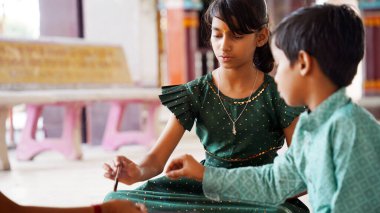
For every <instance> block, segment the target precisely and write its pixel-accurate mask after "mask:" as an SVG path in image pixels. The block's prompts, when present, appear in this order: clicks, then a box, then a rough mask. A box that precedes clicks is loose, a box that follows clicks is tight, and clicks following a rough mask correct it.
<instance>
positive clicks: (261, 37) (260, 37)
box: [256, 27, 269, 47]
mask: <svg viewBox="0 0 380 213" xmlns="http://www.w3.org/2000/svg"><path fill="white" fill-rule="evenodd" d="M268 39H269V29H268V28H267V27H264V28H263V29H261V30H260V32H258V33H257V41H256V46H257V47H262V46H264V44H266V43H267V42H268Z"/></svg>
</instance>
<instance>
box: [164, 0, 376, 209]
mask: <svg viewBox="0 0 380 213" xmlns="http://www.w3.org/2000/svg"><path fill="white" fill-rule="evenodd" d="M272 51H273V55H274V58H275V61H276V62H277V63H278V67H277V74H276V78H275V80H276V82H277V84H278V90H279V92H280V94H281V96H282V97H283V98H284V99H285V101H286V102H287V104H289V105H293V106H295V105H307V106H308V107H309V109H310V111H309V112H304V113H303V114H301V117H300V120H299V122H298V124H297V126H296V129H295V132H294V136H293V140H292V146H290V148H289V150H288V151H287V152H286V153H285V155H283V156H279V157H277V158H276V159H275V161H274V163H273V164H269V165H265V166H261V167H245V168H238V169H230V170H229V169H225V168H215V167H207V166H206V167H204V166H202V165H200V164H199V163H197V162H196V161H195V160H194V159H193V158H192V157H191V156H189V155H185V156H182V157H180V158H177V159H174V160H173V161H172V162H171V163H170V165H169V166H168V168H167V176H168V177H170V178H173V179H175V178H179V177H188V178H193V179H196V180H199V181H202V183H203V191H204V194H205V195H206V196H207V197H208V198H210V199H213V200H229V201H237V200H238V201H242V202H247V203H255V204H266V205H279V204H281V203H283V202H284V201H285V199H287V198H289V197H293V196H296V195H298V194H299V193H301V192H303V191H305V190H307V191H308V194H309V200H310V203H311V206H312V209H313V212H316V213H318V212H378V211H379V209H380V183H379V180H380V164H379V162H380V125H379V123H378V122H377V121H376V120H375V118H374V117H373V116H371V115H370V114H369V113H368V112H367V111H366V110H364V109H363V108H361V107H359V106H358V105H356V104H354V103H353V102H352V101H351V100H350V98H348V97H347V96H346V94H345V93H346V92H345V87H346V86H348V85H349V84H350V83H351V81H352V79H353V78H354V76H355V74H356V70H357V65H358V63H359V62H360V60H361V59H362V57H363V55H364V28H363V23H362V20H361V19H360V17H358V16H357V14H356V13H355V12H354V10H352V9H351V8H350V7H348V6H345V5H343V6H334V5H327V4H326V5H318V6H314V7H310V8H303V9H300V10H298V11H296V12H294V13H292V14H291V15H290V16H288V17H287V18H285V19H284V20H283V21H282V22H281V23H280V24H279V26H278V27H277V29H276V31H275V32H274V37H273V40H272Z"/></svg>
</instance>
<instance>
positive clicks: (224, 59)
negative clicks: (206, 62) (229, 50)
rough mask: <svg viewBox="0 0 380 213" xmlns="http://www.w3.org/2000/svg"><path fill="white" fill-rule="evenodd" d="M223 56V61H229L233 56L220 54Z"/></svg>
mask: <svg viewBox="0 0 380 213" xmlns="http://www.w3.org/2000/svg"><path fill="white" fill-rule="evenodd" d="M220 57H221V58H222V61H223V62H227V61H230V60H231V59H232V57H230V56H220Z"/></svg>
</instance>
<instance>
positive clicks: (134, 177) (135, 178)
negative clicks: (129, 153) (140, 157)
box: [103, 156, 142, 185]
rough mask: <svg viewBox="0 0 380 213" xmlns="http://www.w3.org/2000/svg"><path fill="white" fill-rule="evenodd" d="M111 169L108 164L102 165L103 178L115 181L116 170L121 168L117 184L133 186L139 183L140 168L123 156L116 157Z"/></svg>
mask: <svg viewBox="0 0 380 213" xmlns="http://www.w3.org/2000/svg"><path fill="white" fill-rule="evenodd" d="M113 164H114V165H113V166H112V167H111V166H110V165H109V164H106V163H105V164H104V165H103V168H104V170H105V173H104V177H106V178H108V179H111V180H115V178H116V169H117V167H118V166H121V168H120V171H119V182H122V183H125V184H127V185H131V184H134V183H136V182H139V181H141V180H140V179H141V175H142V171H141V169H140V167H139V166H138V165H137V164H135V163H134V162H133V161H131V160H129V159H128V158H126V157H124V156H117V157H116V158H115V160H114V162H113Z"/></svg>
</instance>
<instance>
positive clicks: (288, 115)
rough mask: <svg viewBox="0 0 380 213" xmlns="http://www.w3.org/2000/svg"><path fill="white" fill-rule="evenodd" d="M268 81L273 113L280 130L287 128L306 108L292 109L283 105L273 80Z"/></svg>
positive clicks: (283, 102)
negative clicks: (274, 112)
mask: <svg viewBox="0 0 380 213" xmlns="http://www.w3.org/2000/svg"><path fill="white" fill-rule="evenodd" d="M269 81H270V83H271V84H270V87H271V88H270V89H271V92H272V97H273V99H274V103H275V104H274V105H275V111H276V116H277V120H278V123H279V125H280V128H281V129H285V128H287V127H288V126H289V125H290V124H291V123H292V122H293V120H294V119H295V118H296V117H298V116H299V115H300V114H301V113H302V112H304V111H305V110H306V109H307V108H306V107H304V106H300V107H292V106H288V105H287V104H286V103H285V100H284V99H283V98H281V96H280V93H279V92H278V90H277V84H276V83H275V82H274V80H273V78H272V77H271V78H270V79H269Z"/></svg>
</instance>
